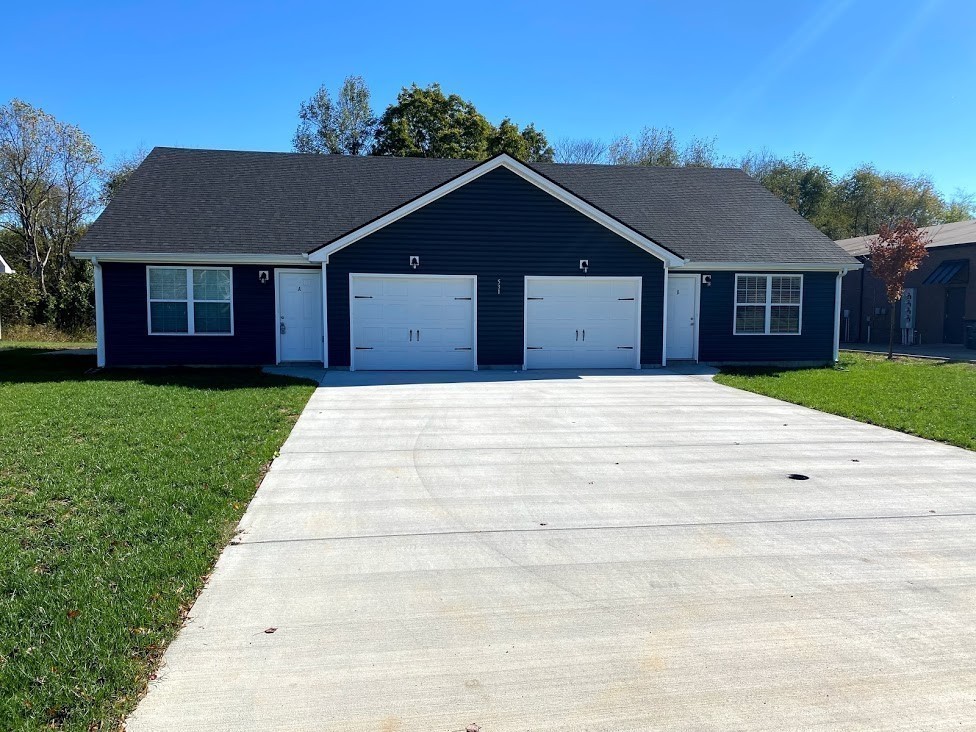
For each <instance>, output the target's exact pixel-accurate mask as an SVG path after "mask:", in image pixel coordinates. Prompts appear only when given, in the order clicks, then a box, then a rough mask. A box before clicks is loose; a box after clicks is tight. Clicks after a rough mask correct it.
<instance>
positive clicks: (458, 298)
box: [454, 297, 471, 300]
mask: <svg viewBox="0 0 976 732" xmlns="http://www.w3.org/2000/svg"><path fill="white" fill-rule="evenodd" d="M454 299H455V300H470V299H471V298H470V297H456V298H454Z"/></svg>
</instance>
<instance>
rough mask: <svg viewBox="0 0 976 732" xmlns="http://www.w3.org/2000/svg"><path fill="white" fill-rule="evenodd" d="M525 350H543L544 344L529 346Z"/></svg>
mask: <svg viewBox="0 0 976 732" xmlns="http://www.w3.org/2000/svg"><path fill="white" fill-rule="evenodd" d="M525 350H527V351H541V350H542V346H529V347H528V348H526V349H525Z"/></svg>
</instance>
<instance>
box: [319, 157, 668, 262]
mask: <svg viewBox="0 0 976 732" xmlns="http://www.w3.org/2000/svg"><path fill="white" fill-rule="evenodd" d="M498 168H506V169H508V170H510V171H512V172H513V173H515V174H516V175H518V176H519V177H521V178H523V179H524V180H526V181H528V182H529V183H532V184H533V185H535V186H536V187H538V188H541V189H542V190H543V191H545V192H546V193H548V194H549V195H551V196H553V197H554V198H556V199H558V200H560V201H562V202H563V203H565V204H566V205H568V206H570V207H571V208H574V209H576V210H577V211H579V212H580V213H582V214H583V215H584V216H587V217H588V218H590V219H592V220H593V221H596V222H597V223H598V224H601V225H602V226H604V227H605V228H607V229H609V230H610V231H612V232H614V233H615V234H617V235H618V236H620V237H621V238H623V239H626V240H627V241H629V242H631V243H632V244H635V245H636V246H638V247H640V248H641V249H644V250H645V251H647V252H649V253H650V254H653V255H654V256H655V257H657V258H658V259H660V260H661V261H663V262H664V263H665V264H666V265H668V266H676V265H678V264H682V263H683V262H684V261H685V260H684V259H682V258H681V257H679V256H678V255H676V254H674V253H673V252H670V251H668V250H667V249H665V248H664V247H662V246H661V245H660V244H658V243H657V242H654V241H651V240H650V239H648V238H647V237H646V236H644V235H643V234H640V233H638V232H636V231H634V230H633V229H631V228H630V227H629V226H626V225H624V224H622V223H620V222H619V221H617V220H616V219H614V218H613V217H612V216H609V215H608V214H606V213H604V212H603V211H601V210H600V209H598V208H596V207H595V206H593V205H591V204H589V203H587V202H586V201H584V200H583V199H582V198H580V197H579V196H577V195H575V194H574V193H571V192H570V191H568V190H566V189H565V188H563V187H562V186H560V185H557V184H556V183H554V182H553V181H551V180H549V179H548V178H546V177H545V176H543V175H540V174H539V173H537V172H535V171H534V170H532V168H530V167H528V166H527V165H524V164H523V163H520V162H519V161H518V160H516V159H515V158H513V157H511V156H509V155H506V154H504V153H503V154H501V155H498V156H497V157H494V158H491V159H490V160H486V161H485V162H484V163H482V164H481V165H478V166H476V167H474V168H472V169H471V170H469V171H468V172H466V173H463V174H462V175H459V176H457V177H456V178H453V179H451V180H449V181H447V182H446V183H444V184H443V185H440V186H438V187H437V188H435V189H434V190H432V191H429V192H428V193H425V194H424V195H422V196H420V197H419V198H415V199H414V200H413V201H410V202H409V203H405V204H404V205H402V206H400V207H398V208H396V209H394V210H393V211H390V212H389V213H388V214H386V215H384V216H381V217H379V218H378V219H376V220H374V221H371V222H370V223H368V224H366V225H364V226H361V227H360V228H358V229H354V230H353V231H351V232H349V233H348V234H346V235H345V236H342V237H340V238H338V239H336V240H335V241H333V242H332V243H330V244H327V245H325V246H323V247H321V248H319V249H316V250H315V251H313V252H310V253H309V254H308V261H310V262H328V261H329V256H330V255H332V254H335V253H336V252H337V251H339V250H340V249H344V248H345V247H347V246H349V245H350V244H354V243H355V242H357V241H359V240H360V239H363V238H364V237H367V236H369V235H370V234H372V233H374V232H376V231H379V230H380V229H382V228H384V227H386V226H389V225H390V224H392V223H393V222H395V221H398V220H399V219H402V218H403V217H404V216H409V215H410V214H412V213H413V212H414V211H417V210H419V209H421V208H423V207H424V206H426V205H428V204H430V203H433V202H434V201H436V200H437V199H439V198H443V197H444V196H446V195H447V194H448V193H451V192H452V191H456V190H457V189H458V188H461V187H462V186H465V185H467V184H468V183H470V182H471V181H473V180H477V179H478V178H480V177H481V176H483V175H485V174H486V173H490V172H491V171H493V170H496V169H498Z"/></svg>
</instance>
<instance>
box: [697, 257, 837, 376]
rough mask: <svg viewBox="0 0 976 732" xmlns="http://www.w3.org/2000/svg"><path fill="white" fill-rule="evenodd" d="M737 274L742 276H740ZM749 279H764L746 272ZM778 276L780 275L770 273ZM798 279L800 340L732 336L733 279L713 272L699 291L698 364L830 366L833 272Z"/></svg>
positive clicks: (834, 274) (811, 273) (832, 329)
mask: <svg viewBox="0 0 976 732" xmlns="http://www.w3.org/2000/svg"><path fill="white" fill-rule="evenodd" d="M742 274H746V272H745V271H743V273H742ZM748 274H766V273H765V272H761V271H752V270H750V271H749V272H748ZM775 274H780V273H775ZM782 274H802V275H803V322H802V323H801V325H800V331H801V333H800V335H733V334H732V329H733V320H734V317H735V273H734V272H713V273H711V275H712V284H711V286H710V287H705V286H704V285H703V286H702V288H701V313H700V319H699V326H698V327H699V334H698V337H699V342H698V360H699V361H712V362H758V361H830V360H832V359H833V353H834V298H835V294H834V293H835V286H836V283H837V274H836V273H835V272H789V273H782Z"/></svg>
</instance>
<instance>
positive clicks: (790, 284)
mask: <svg viewBox="0 0 976 732" xmlns="http://www.w3.org/2000/svg"><path fill="white" fill-rule="evenodd" d="M770 294H771V295H772V301H773V302H774V303H783V304H787V303H792V304H793V305H799V304H800V278H799V277H773V289H772V292H771V293H770Z"/></svg>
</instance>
